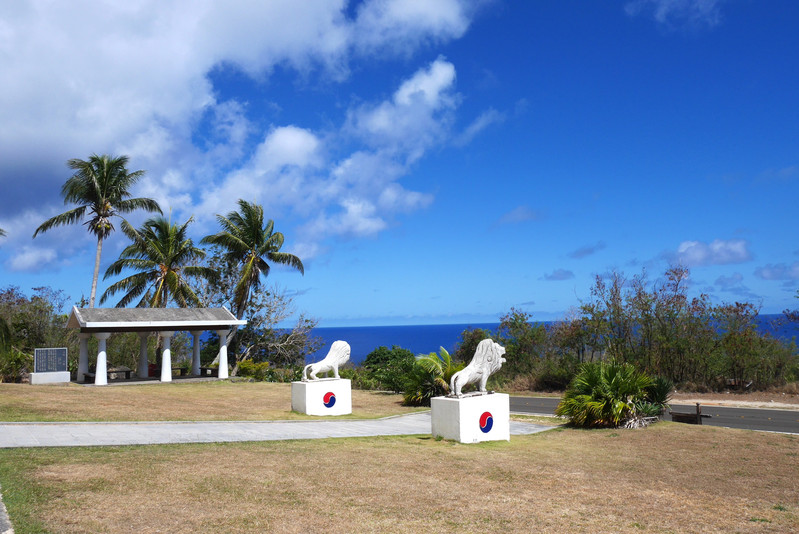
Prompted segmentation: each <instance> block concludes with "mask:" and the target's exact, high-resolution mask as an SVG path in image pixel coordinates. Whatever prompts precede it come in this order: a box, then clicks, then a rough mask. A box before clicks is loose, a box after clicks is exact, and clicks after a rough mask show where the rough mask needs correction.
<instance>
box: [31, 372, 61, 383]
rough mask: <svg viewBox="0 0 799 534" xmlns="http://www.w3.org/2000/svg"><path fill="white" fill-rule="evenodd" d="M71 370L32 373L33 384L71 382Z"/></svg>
mask: <svg viewBox="0 0 799 534" xmlns="http://www.w3.org/2000/svg"><path fill="white" fill-rule="evenodd" d="M69 380H70V378H69V371H55V372H49V373H31V374H30V381H31V384H32V385H37V384H64V383H69Z"/></svg>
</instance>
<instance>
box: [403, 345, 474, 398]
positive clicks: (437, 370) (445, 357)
mask: <svg viewBox="0 0 799 534" xmlns="http://www.w3.org/2000/svg"><path fill="white" fill-rule="evenodd" d="M463 367H464V365H463V364H456V363H454V362H453V361H452V358H451V357H450V355H449V352H447V351H446V349H444V347H441V350H440V355H439V354H436V353H435V352H431V353H430V354H426V355H419V356H417V357H416V362H415V364H414V366H413V369H412V371H411V374H410V376H409V379H408V386H407V388H406V389H405V396H404V400H403V404H405V405H406V406H430V399H432V398H433V397H439V396H442V395H446V394H448V393H449V382H450V379H451V378H452V375H454V374H455V373H457V372H458V371H460V370H461V369H463Z"/></svg>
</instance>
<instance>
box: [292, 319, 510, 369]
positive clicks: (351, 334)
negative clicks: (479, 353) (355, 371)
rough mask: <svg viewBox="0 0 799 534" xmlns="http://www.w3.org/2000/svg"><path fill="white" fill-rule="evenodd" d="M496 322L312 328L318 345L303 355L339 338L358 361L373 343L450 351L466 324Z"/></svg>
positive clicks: (413, 349)
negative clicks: (318, 342)
mask: <svg viewBox="0 0 799 534" xmlns="http://www.w3.org/2000/svg"><path fill="white" fill-rule="evenodd" d="M498 326H499V323H488V324H485V323H483V324H435V325H416V326H407V325H405V326H349V327H328V328H314V329H313V334H312V335H314V336H317V337H320V338H322V340H323V345H322V348H320V349H319V350H318V351H317V352H315V353H314V354H311V355H309V356H308V357H307V358H306V361H307V362H308V363H310V362H318V361H319V360H321V359H322V358H324V357H325V355H326V354H327V351H329V350H330V346H331V345H332V344H333V342H334V341H337V340H339V339H341V340H343V341H346V342H347V343H349V344H350V349H351V350H352V352H351V353H350V362H352V363H353V364H355V365H359V364H360V363H361V362H363V360H365V359H366V356H367V355H368V354H369V353H370V352H372V351H373V350H375V349H376V348H377V347H380V346H385V347H388V348H391V347H392V346H394V345H398V346H400V347H402V348H403V349H408V350H409V351H411V352H413V353H414V354H428V353H430V352H438V350H439V348H440V347H444V348H445V349H447V350H448V351H449V352H450V353H452V352H453V351H454V350H455V346H456V345H457V344H458V342H459V341H460V337H461V332H463V331H464V330H466V329H467V328H484V329H486V330H491V331H492V332H493V331H495V330H496V329H497V327H498Z"/></svg>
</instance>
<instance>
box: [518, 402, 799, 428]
mask: <svg viewBox="0 0 799 534" xmlns="http://www.w3.org/2000/svg"><path fill="white" fill-rule="evenodd" d="M558 402H560V399H559V398H554V397H546V398H545V397H511V398H510V411H512V412H521V413H533V414H543V415H553V414H554V413H555V407H556V406H557V405H558ZM670 406H671V409H672V410H673V411H675V412H686V413H688V412H691V413H693V412H695V410H696V405H695V404H690V405H689V404H671V405H670ZM702 415H709V416H710V417H704V418H702V424H703V425H712V426H723V427H727V428H742V429H746V430H764V431H768V432H789V433H792V434H799V410H769V409H765V408H730V407H727V406H713V405H710V404H703V405H702ZM666 420H667V421H671V416H670V415H668V414H666Z"/></svg>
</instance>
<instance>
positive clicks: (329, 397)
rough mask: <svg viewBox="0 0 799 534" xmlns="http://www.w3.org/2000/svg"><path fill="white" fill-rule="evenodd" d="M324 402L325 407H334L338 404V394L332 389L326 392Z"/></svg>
mask: <svg viewBox="0 0 799 534" xmlns="http://www.w3.org/2000/svg"><path fill="white" fill-rule="evenodd" d="M322 402H324V403H325V408H332V407H333V405H334V404H336V394H335V393H333V392H332V391H328V392H327V393H325V396H324V397H323V400H322Z"/></svg>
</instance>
